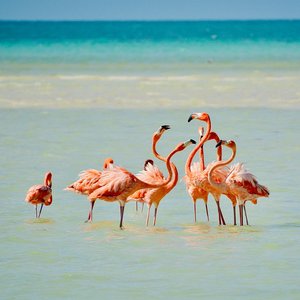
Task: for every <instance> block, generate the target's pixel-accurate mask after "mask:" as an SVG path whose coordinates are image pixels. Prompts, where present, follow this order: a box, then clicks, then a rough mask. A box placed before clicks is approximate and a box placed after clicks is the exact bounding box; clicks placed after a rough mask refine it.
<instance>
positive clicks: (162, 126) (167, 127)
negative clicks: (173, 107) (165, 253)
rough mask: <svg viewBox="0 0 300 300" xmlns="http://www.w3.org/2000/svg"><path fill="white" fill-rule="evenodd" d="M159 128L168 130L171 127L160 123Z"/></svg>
mask: <svg viewBox="0 0 300 300" xmlns="http://www.w3.org/2000/svg"><path fill="white" fill-rule="evenodd" d="M161 129H164V130H168V129H171V126H170V125H161Z"/></svg>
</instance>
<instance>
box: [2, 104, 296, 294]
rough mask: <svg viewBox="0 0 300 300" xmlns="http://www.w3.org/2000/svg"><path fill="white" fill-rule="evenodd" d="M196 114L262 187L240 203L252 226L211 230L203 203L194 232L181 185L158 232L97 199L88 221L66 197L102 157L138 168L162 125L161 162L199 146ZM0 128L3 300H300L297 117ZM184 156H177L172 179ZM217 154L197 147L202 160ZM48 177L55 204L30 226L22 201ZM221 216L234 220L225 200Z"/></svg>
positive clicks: (72, 115)
mask: <svg viewBox="0 0 300 300" xmlns="http://www.w3.org/2000/svg"><path fill="white" fill-rule="evenodd" d="M194 111H198V112H200V111H207V112H209V113H210V115H211V118H212V122H213V129H214V130H215V131H217V132H218V133H219V134H220V136H221V137H222V138H225V139H228V138H231V139H234V140H235V141H236V142H237V145H238V155H237V158H236V161H244V162H245V163H246V165H247V167H248V168H249V169H250V170H251V171H252V172H253V173H254V174H256V175H257V177H258V180H259V181H260V182H261V183H262V184H265V185H267V186H268V187H269V188H270V191H271V196H270V198H269V199H262V200H261V201H259V203H258V205H256V206H254V205H250V204H249V205H248V216H249V221H250V223H251V226H249V227H244V228H240V227H239V226H238V227H233V226H230V225H228V226H225V227H219V226H217V222H216V221H217V216H216V208H215V205H214V203H213V202H212V201H211V202H210V205H209V208H210V213H211V220H212V221H211V222H210V223H209V224H208V223H206V222H205V213H204V210H203V204H202V203H199V204H198V207H199V210H198V219H199V223H197V224H194V223H193V213H192V204H191V201H190V199H189V197H188V195H187V194H186V191H185V186H184V184H183V182H179V183H178V185H177V186H176V188H175V189H174V190H173V191H172V192H171V193H170V194H169V195H168V196H167V197H166V198H165V199H164V200H163V201H162V203H161V206H160V208H159V213H158V224H157V226H156V228H153V227H152V226H150V227H149V229H146V228H145V225H144V222H145V217H146V215H145V212H144V213H141V212H138V213H136V212H135V210H134V204H133V203H131V204H129V205H128V206H126V211H125V230H123V231H121V230H119V229H118V220H119V209H118V205H117V204H107V203H104V202H102V201H98V202H97V203H96V206H95V210H94V222H93V224H85V223H84V222H83V221H84V220H85V219H86V217H87V213H88V209H89V204H88V201H87V200H86V199H85V197H81V196H79V195H75V194H72V193H70V192H66V191H63V188H64V187H65V186H66V185H67V184H69V183H71V182H72V181H74V180H75V179H77V174H78V173H79V171H81V170H83V169H86V168H100V167H101V166H102V162H103V159H104V158H105V157H107V156H111V157H113V158H114V159H115V162H116V163H117V164H119V165H122V166H124V167H126V168H128V169H129V170H131V171H133V172H138V171H139V170H140V169H141V168H142V165H143V162H144V160H145V159H146V158H149V157H151V156H152V154H151V151H150V145H151V135H152V133H153V132H154V131H155V130H156V129H157V128H158V127H159V126H160V125H161V124H170V125H171V126H172V130H170V131H169V132H167V133H166V134H165V136H164V137H163V139H162V140H161V143H160V144H159V149H160V152H161V153H163V154H165V153H167V152H168V151H170V149H171V148H172V147H173V146H175V145H176V144H177V143H178V142H180V141H184V140H186V139H188V138H194V139H197V127H198V126H199V125H200V122H197V121H194V123H193V122H191V123H187V118H188V116H189V114H190V113H191V112H194ZM0 124H1V128H2V130H1V132H2V133H1V145H0V153H1V155H0V157H1V158H0V160H1V162H0V164H1V189H0V197H1V210H0V228H1V241H2V242H1V250H0V257H1V280H0V288H1V298H2V299H83V298H86V299H141V298H143V299H204V298H209V299H241V298H243V299H270V298H272V299H299V297H300V287H299V276H300V273H299V268H300V263H299V249H300V240H299V229H300V221H299V195H298V191H299V188H298V186H297V184H298V181H299V158H298V153H299V150H300V143H299V138H298V136H299V135H298V134H297V133H298V130H299V128H300V121H299V110H292V109H290V110H282V109H260V108H253V109H250V108H245V109H243V108H241V109H230V108H218V109H211V108H207V107H202V106H201V105H197V106H193V107H192V108H191V109H187V108H185V109H182V110H161V111H157V110H131V109H127V110H123V111H121V110H110V109H100V108H99V109H87V108H86V109H81V110H79V109H78V110H75V109H59V110H55V109H52V110H51V109H46V108H45V109H42V108H41V109H29V108H28V109H15V110H10V109H2V110H1V111H0ZM190 150H191V148H190V149H188V150H186V152H184V153H180V154H178V155H177V156H176V157H175V158H174V162H175V163H176V165H177V166H178V168H179V170H180V173H181V174H180V175H181V176H182V175H183V167H184V162H185V159H186V157H187V155H188V152H189V151H190ZM214 151H215V150H214V148H213V145H211V148H210V146H208V147H207V148H206V154H207V160H208V161H209V160H210V159H213V158H214V155H215V154H214ZM228 154H229V153H228V152H225V153H224V155H225V156H226V155H228ZM159 165H160V166H161V167H162V168H163V165H161V164H159ZM47 170H51V171H52V172H53V174H54V175H53V189H54V200H53V205H52V206H51V207H46V208H45V210H44V211H43V215H42V219H41V220H39V221H35V219H34V218H33V217H34V207H33V206H31V205H28V204H26V203H25V202H24V197H25V193H26V191H27V189H28V187H29V186H31V185H33V184H36V183H39V182H41V181H42V179H43V175H44V172H46V171H47ZM222 208H223V210H224V215H225V218H226V221H227V222H228V223H229V224H230V223H232V213H231V205H230V203H229V202H228V201H227V200H226V199H224V200H223V201H222Z"/></svg>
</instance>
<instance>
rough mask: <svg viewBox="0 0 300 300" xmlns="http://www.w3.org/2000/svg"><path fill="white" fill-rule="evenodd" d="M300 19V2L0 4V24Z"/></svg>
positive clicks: (71, 0)
mask: <svg viewBox="0 0 300 300" xmlns="http://www.w3.org/2000/svg"><path fill="white" fill-rule="evenodd" d="M248 19H250V20H252V19H300V0H0V20H248Z"/></svg>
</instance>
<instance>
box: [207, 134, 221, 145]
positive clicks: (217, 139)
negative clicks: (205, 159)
mask: <svg viewBox="0 0 300 300" xmlns="http://www.w3.org/2000/svg"><path fill="white" fill-rule="evenodd" d="M208 140H215V141H216V142H217V143H219V142H220V138H219V136H218V135H217V134H216V133H215V132H213V131H211V132H210V133H209V136H208Z"/></svg>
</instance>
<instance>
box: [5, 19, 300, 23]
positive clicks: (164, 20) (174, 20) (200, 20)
mask: <svg viewBox="0 0 300 300" xmlns="http://www.w3.org/2000/svg"><path fill="white" fill-rule="evenodd" d="M232 21H237V22H249V21H300V18H288V19H287V18H286V19H281V18H278V19H277V18H272V19H252V18H250V19H0V22H232Z"/></svg>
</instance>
